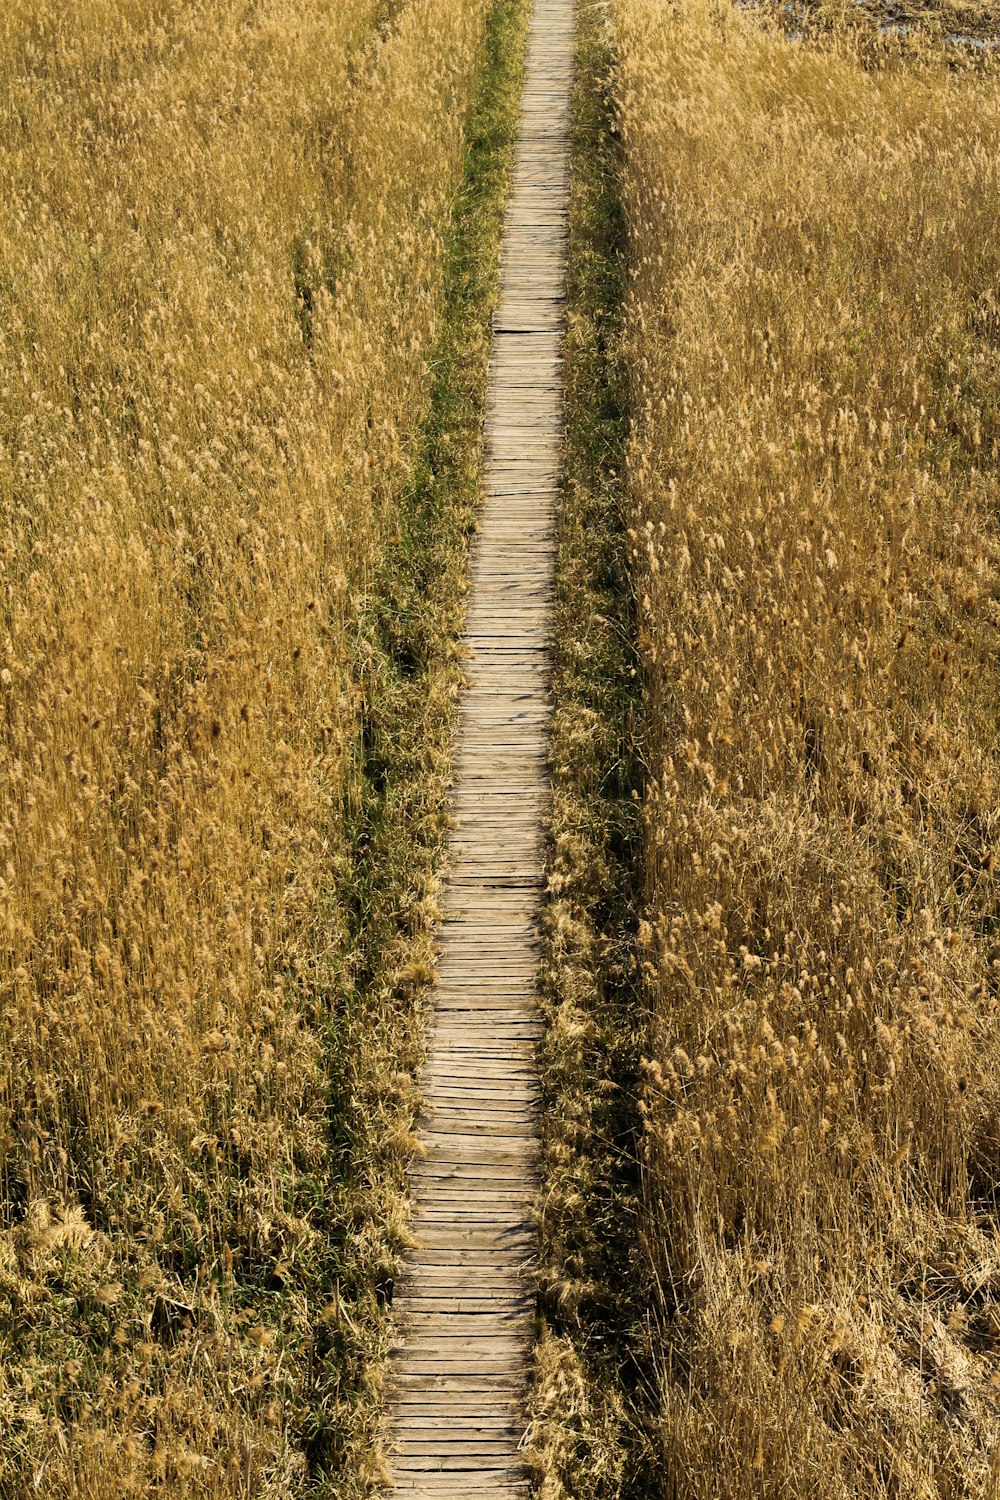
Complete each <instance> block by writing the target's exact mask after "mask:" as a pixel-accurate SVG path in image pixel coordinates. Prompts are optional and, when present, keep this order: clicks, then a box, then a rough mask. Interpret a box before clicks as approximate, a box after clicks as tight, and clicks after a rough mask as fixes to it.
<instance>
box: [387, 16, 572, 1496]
mask: <svg viewBox="0 0 1000 1500" xmlns="http://www.w3.org/2000/svg"><path fill="white" fill-rule="evenodd" d="M574 23H575V17H574V11H573V0H535V4H534V7H533V14H532V19H531V27H530V33H529V40H528V53H527V64H526V76H525V88H524V97H523V101H522V113H521V129H520V138H519V145H518V152H517V164H516V168H515V176H514V184H513V192H512V196H511V201H510V204H509V207H508V210H507V219H506V231H505V238H504V248H503V262H502V283H501V297H500V303H499V306H498V309H497V312H496V315H495V318H494V349H493V357H492V361H491V365H490V383H489V398H488V412H487V426H486V454H485V471H484V501H483V509H482V516H481V525H480V535H479V537H478V539H477V546H476V549H475V553H474V557H473V565H472V593H471V599H470V608H469V617H468V623H467V634H466V646H467V648H468V651H469V662H468V675H469V685H468V688H467V690H466V692H465V694H464V697H463V701H462V705H461V711H460V719H459V726H458V737H457V746H456V757H455V788H454V793H453V807H452V812H453V817H454V834H453V837H452V842H451V853H452V864H451V871H450V875H449V879H448V884H447V889H446V894H445V907H444V921H443V924H442V929H441V933H440V943H441V949H442V956H441V961H440V965H439V972H438V986H437V990H436V993H435V1008H434V1015H433V1019H432V1022H431V1027H430V1035H429V1038H428V1048H429V1050H428V1061H427V1068H426V1071H425V1074H424V1078H423V1087H424V1093H425V1097H426V1100H427V1118H426V1120H425V1124H424V1128H423V1131H422V1139H423V1143H424V1146H425V1147H426V1156H424V1157H422V1158H421V1159H420V1161H419V1162H418V1163H417V1164H416V1165H415V1166H414V1168H413V1169H412V1172H411V1189H412V1195H413V1202H414V1231H415V1234H416V1235H417V1237H418V1248H417V1249H415V1250H413V1251H411V1252H410V1255H409V1257H408V1263H407V1268H406V1273H405V1276H404V1278H403V1279H402V1281H401V1284H400V1286H399V1289H398V1292H397V1295H396V1298H395V1303H394V1306H395V1308H396V1313H395V1318H396V1324H395V1327H396V1336H397V1341H398V1346H399V1347H398V1348H397V1349H396V1351H395V1365H394V1402H395V1405H394V1414H393V1429H392V1445H391V1449H390V1462H391V1465H392V1472H393V1479H394V1492H395V1493H396V1494H405V1495H411V1496H413V1495H416V1496H422V1497H425V1500H443V1497H446V1496H450V1497H453V1500H457V1497H459V1496H468V1497H469V1500H487V1497H497V1500H501V1497H510V1496H515V1495H525V1494H526V1493H527V1489H528V1485H527V1479H526V1476H525V1473H524V1468H523V1464H522V1462H521V1460H520V1456H519V1444H520V1439H521V1435H522V1433H523V1425H524V1424H523V1419H522V1417H521V1410H520V1408H521V1402H522V1398H523V1395H524V1390H525V1386H526V1381H527V1372H528V1365H529V1360H530V1355H531V1343H532V1338H533V1333H534V1316H535V1292H534V1285H533V1273H532V1264H533V1257H534V1248H535V1234H534V1231H533V1228H532V1224H531V1213H530V1203H531V1198H532V1194H533V1191H534V1187H535V1166H536V1153H537V1118H536V1111H537V1107H538V1097H537V1080H536V1074H535V1046H536V1043H537V1040H538V1030H539V1022H538V1017H537V1012H536V985H537V970H538V961H539V950H538V935H537V923H538V915H539V906H540V901H541V888H542V880H543V871H544V851H543V843H542V829H543V820H544V817H545V814H546V811H547V806H548V795H549V793H548V782H549V776H548V742H547V741H548V737H547V730H548V718H549V712H550V703H549V676H550V661H549V628H550V618H551V609H552V594H553V571H554V562H555V508H556V503H557V499H558V493H559V486H560V479H561V469H562V424H563V404H562V361H561V347H562V332H563V323H564V315H565V265H566V229H567V212H568V196H569V109H570V90H571V84H572V66H573V44H574V29H575V28H574Z"/></svg>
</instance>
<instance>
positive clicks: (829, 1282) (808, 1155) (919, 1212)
mask: <svg viewBox="0 0 1000 1500" xmlns="http://www.w3.org/2000/svg"><path fill="white" fill-rule="evenodd" d="M614 14H615V20H616V27H617V38H618V46H619V48H620V57H619V75H618V85H617V89H618V93H617V98H618V107H619V111H620V128H621V132H622V138H623V151H624V161H625V169H624V170H625V184H624V201H625V209H626V215H627V221H628V233H629V237H630V244H629V256H630V265H631V284H630V289H629V294H628V310H627V321H628V329H627V334H626V338H627V350H626V358H627V362H628V365H629V372H630V380H631V396H630V401H631V416H632V424H633V426H632V436H631V444H630V454H629V461H628V485H629V490H630V496H631V502H632V506H633V511H634V533H633V549H634V565H635V568H636V574H637V583H638V588H639V593H640V597H641V615H642V619H641V646H642V650H643V654H644V662H645V675H646V691H647V717H646V731H645V733H646V737H647V746H646V749H647V755H648V759H649V769H650V784H649V787H648V792H647V803H646V812H647V831H646V846H647V895H648V905H649V921H648V923H647V925H646V927H645V928H644V930H643V940H644V947H645V981H646V995H647V1002H648V1010H649V1020H648V1050H649V1056H648V1061H647V1064H646V1069H645V1088H644V1096H643V1110H644V1115H645V1139H644V1147H643V1155H644V1176H645V1188H644V1197H645V1216H646V1225H645V1233H644V1241H645V1248H646V1257H647V1264H648V1267H649V1270H650V1272H651V1274H652V1276H653V1279H654V1282H655V1285H656V1288H657V1292H656V1308H655V1312H656V1333H655V1338H654V1354H655V1356H656V1359H657V1363H658V1367H659V1379H658V1409H657V1410H656V1411H655V1412H654V1413H653V1414H652V1416H651V1420H650V1431H651V1433H652V1436H653V1440H654V1442H655V1443H656V1446H657V1450H658V1455H659V1457H658V1462H657V1465H656V1472H657V1474H658V1479H657V1484H658V1486H659V1488H660V1490H661V1492H662V1493H663V1494H668V1495H677V1496H685V1497H690V1496H704V1497H706V1500H708V1497H712V1500H721V1497H733V1500H735V1497H746V1500H750V1497H755V1500H758V1497H761V1496H765V1495H773V1496H779V1495H781V1496H799V1495H801V1496H807V1495H809V1496H815V1497H817V1500H818V1497H823V1500H827V1497H831V1500H832V1497H838V1500H841V1497H842V1500H848V1497H857V1496H866V1497H867V1496H872V1497H874V1496H885V1497H888V1496H899V1497H902V1496H907V1497H917V1496H921V1497H927V1500H929V1497H932V1496H933V1497H945V1496H947V1497H958V1496H973V1495H975V1496H984V1495H992V1494H996V1493H997V1492H998V1485H1000V1470H998V1467H997V1464H998V1457H997V1455H998V1454H1000V1419H998V1409H1000V1408H998V1405H997V1390H998V1387H1000V1223H998V1197H997V1183H998V1172H1000V1127H998V1121H1000V1095H998V1085H997V1079H998V1076H1000V1040H998V1038H1000V1030H998V1024H997V996H998V983H997V975H998V964H1000V958H998V954H1000V949H998V947H997V938H998V920H1000V887H998V883H997V882H998V874H997V852H998V851H997V841H998V837H1000V821H998V819H1000V813H998V808H1000V796H998V794H1000V755H998V740H997V720H998V711H1000V683H998V679H997V669H996V662H997V648H998V645H1000V639H998V627H1000V614H998V607H997V597H998V592H1000V545H998V534H997V514H998V504H1000V482H998V478H997V461H998V458H1000V402H998V390H1000V381H998V376H1000V319H998V303H997V287H998V284H1000V232H998V231H1000V223H998V206H1000V180H998V170H1000V169H998V163H1000V92H998V90H997V78H996V73H995V71H991V70H990V68H989V66H988V65H985V64H983V63H981V62H976V63H974V62H973V61H972V60H970V59H966V60H965V62H964V64H963V66H961V67H958V68H956V67H955V66H954V61H955V59H954V55H953V53H952V52H946V53H945V55H944V56H943V58H942V57H939V56H938V54H937V53H936V52H935V50H934V49H933V48H932V47H930V46H929V44H925V43H924V42H922V41H917V42H913V43H912V44H911V43H907V45H906V47H905V48H900V47H898V46H897V45H896V44H895V43H893V42H892V41H891V40H890V41H888V42H887V43H886V45H885V47H884V49H883V50H882V52H881V53H880V52H879V50H878V48H877V47H873V46H872V45H871V44H870V38H869V39H868V40H866V42H865V45H864V47H862V48H859V46H858V42H857V37H856V36H854V35H852V34H849V33H845V34H844V36H843V37H840V35H839V33H838V30H837V28H836V27H833V28H831V29H830V30H829V31H828V32H827V34H826V35H825V36H824V37H823V38H822V39H820V40H816V41H802V40H799V41H796V40H792V39H788V38H787V37H786V36H785V35H784V34H782V32H781V31H780V30H779V29H778V28H777V27H775V28H774V29H771V28H770V27H769V26H768V24H767V22H766V21H765V20H764V19H763V18H762V17H761V16H760V15H759V14H758V15H756V16H751V15H749V14H747V13H744V12H741V11H739V10H734V9H731V8H730V7H729V6H721V5H710V4H706V3H703V0H683V3H681V4H680V5H678V6H671V7H663V6H660V5H658V4H656V3H653V0H617V3H616V5H615V6H614Z"/></svg>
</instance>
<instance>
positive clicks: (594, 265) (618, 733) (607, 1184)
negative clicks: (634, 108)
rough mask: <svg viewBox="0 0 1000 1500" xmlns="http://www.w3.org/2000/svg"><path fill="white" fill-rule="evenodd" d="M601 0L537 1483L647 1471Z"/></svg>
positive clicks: (620, 273)
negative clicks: (638, 1395)
mask: <svg viewBox="0 0 1000 1500" xmlns="http://www.w3.org/2000/svg"><path fill="white" fill-rule="evenodd" d="M610 65H611V53H610V49H609V33H608V28H607V20H606V15H605V13H604V11H603V8H601V7H597V6H590V5H584V6H582V7H581V11H580V42H579V47H578V55H577V82H576V87H575V92H574V113H573V184H572V200H571V228H570V247H569V268H568V270H569V283H568V292H569V314H568V320H569V327H568V337H567V347H566V379H567V392H566V399H567V447H566V485H565V495H564V498H563V502H562V506H561V511H560V520H559V551H558V561H557V598H556V617H555V630H554V642H553V649H554V653H555V678H554V693H555V716H554V721H553V766H554V786H553V811H552V852H551V860H550V871H549V883H548V900H547V907H546V916H545V933H546V964H545V976H546V982H545V990H544V1010H545V1018H546V1037H545V1042H544V1046H543V1049H542V1056H541V1063H542V1075H543V1086H544V1091H545V1136H544V1158H543V1160H544V1167H543V1183H542V1194H541V1203H540V1234H541V1243H540V1253H541V1277H542V1309H543V1329H542V1336H541V1341H540V1344H539V1347H538V1352H537V1367H536V1382H535V1391H534V1396H533V1424H532V1433H531V1437H532V1448H531V1453H532V1459H533V1463H534V1466H535V1469H536V1474H537V1478H538V1483H539V1493H540V1495H541V1496H542V1497H544V1500H563V1497H565V1500H570V1497H572V1500H619V1497H621V1496H625V1495H636V1494H638V1493H640V1492H641V1490H642V1489H643V1487H644V1484H645V1480H644V1478H643V1473H644V1453H643V1444H642V1438H641V1434H640V1433H639V1431H638V1429H637V1428H635V1426H634V1422H633V1411H632V1402H631V1396H632V1393H633V1391H634V1388H635V1386H636V1384H637V1383H638V1382H639V1381H640V1379H641V1365H642V1350H641V1339H640V1337H639V1327H638V1325H639V1321H640V1312H639V1304H640V1301H641V1298H640V1294H639V1283H640V1280H641V1267H640V1259H639V1244H638V1239H637V1235H638V1230H639V1203H638V1180H637V1174H638V1168H637V1137H638V1130H639V1117H638V1111H637V1091H638V1083H639V1055H640V1047H641V1039H642V1030H641V1013H640V1009H639V974H638V968H637V948H636V931H637V926H638V917H639V907H640V902H641V888H640V884H639V882H640V879H641V876H640V874H639V872H640V867H641V827H640V802H639V797H640V795H641V789H642V781H643V766H642V759H641V748H640V746H639V744H638V743H637V735H638V732H639V728H640V720H641V699H640V680H639V678H638V676H637V667H638V655H637V649H636V625H635V596H634V589H633V585H632V582H631V579H630V578H629V574H628V563H627V532H626V528H627V518H626V514H625V504H626V501H625V491H624V469H625V438H626V413H625V408H624V402H625V395H626V390H625V372H624V369H623V366H622V361H621V318H622V302H623V296H624V291H625V260H624V249H625V246H624V235H623V229H624V225H623V220H622V215H621V206H620V202H619V198H618V192H619V187H620V170H621V164H620V159H619V148H618V143H617V140H616V139H615V136H614V134H613V121H612V116H611V111H610V99H609V97H608V92H607V91H608V88H609V86H610V83H611V72H610Z"/></svg>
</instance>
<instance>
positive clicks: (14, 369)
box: [0, 0, 487, 1500]
mask: <svg viewBox="0 0 1000 1500" xmlns="http://www.w3.org/2000/svg"><path fill="white" fill-rule="evenodd" d="M486 13H487V5H486V3H485V0H407V3H402V4H398V5H394V6H392V5H385V4H376V3H375V0H304V3H294V4H293V3H291V0H264V3H261V4H254V5H247V4H246V3H244V0H239V3H236V0H204V3H200V0H199V3H191V0H184V3H181V0H170V3H153V0H79V3H76V0H74V3H73V4H72V5H69V6H67V5H64V4H62V3H54V0H52V3H50V0H13V3H12V4H10V5H7V6H5V7H4V9H3V14H2V17H0V184H2V186H0V198H2V201H3V204H4V213H3V218H2V222H0V371H2V374H0V577H2V587H0V600H2V604H0V609H2V618H0V1434H2V1437H0V1495H2V1496H3V1497H4V1500H13V1497H19V1496H20V1495H22V1494H26V1493H31V1494H35V1493H40V1494H43V1495H45V1496H46V1497H60V1496H71V1495H72V1496H74V1497H76V1496H79V1497H91V1496H93V1497H94V1500H115V1497H118V1496H125V1495H132V1494H135V1495H140V1494H141V1495H146V1494H149V1493H152V1492H153V1491H154V1490H155V1493H157V1494H165V1495H167V1494H169V1495H176V1496H182V1495H183V1496H185V1497H188V1496H192V1497H194V1496H203V1495H205V1496H207V1495H212V1496H236V1495H240V1496H248V1495H256V1494H261V1493H266V1494H267V1495H269V1496H283V1495H288V1494H291V1493H293V1492H294V1493H301V1492H302V1491H303V1487H304V1486H306V1485H307V1484H308V1483H309V1482H310V1481H312V1482H319V1480H320V1479H321V1478H323V1477H324V1476H327V1477H329V1475H330V1474H332V1473H339V1474H340V1480H339V1484H340V1488H339V1489H338V1491H337V1492H338V1493H342V1494H345V1495H346V1494H349V1493H351V1494H352V1493H355V1492H359V1493H360V1492H362V1490H363V1488H364V1483H365V1474H366V1472H368V1473H371V1472H372V1471H373V1470H375V1469H377V1448H376V1445H375V1444H374V1442H373V1441H372V1432H371V1428H370V1421H371V1415H370V1411H369V1406H367V1405H366V1402H369V1405H370V1397H371V1396H372V1394H373V1392H374V1389H375V1388H374V1386H373V1384H372V1383H373V1382H374V1381H376V1379H377V1362H373V1363H369V1362H368V1361H367V1360H366V1358H365V1355H366V1353H370V1352H371V1350H370V1348H369V1347H368V1344H367V1343H366V1339H369V1335H368V1334H367V1333H366V1332H365V1329H366V1328H367V1327H368V1325H369V1324H370V1323H371V1321H372V1319H371V1316H370V1312H369V1307H368V1305H367V1303H363V1304H362V1305H361V1306H360V1307H359V1306H355V1307H354V1308H353V1312H352V1310H351V1309H350V1308H349V1307H348V1306H347V1304H346V1303H345V1302H344V1301H343V1299H342V1298H341V1296H340V1293H339V1289H340V1286H341V1281H342V1279H345V1280H346V1281H347V1282H351V1281H352V1280H353V1282H354V1283H355V1284H356V1286H358V1287H360V1288H361V1289H362V1290H363V1291H364V1292H365V1294H366V1295H367V1297H368V1298H369V1299H371V1298H373V1297H374V1291H375V1283H376V1281H377V1278H378V1276H379V1274H384V1273H385V1269H386V1267H385V1263H384V1259H380V1258H384V1256H385V1253H386V1252H385V1246H386V1244H387V1242H388V1241H389V1240H391V1236H392V1234H393V1232H394V1229H395V1232H398V1231H399V1227H400V1226H399V1225H398V1224H396V1225H395V1226H394V1220H393V1215H394V1214H396V1215H398V1214H399V1213H400V1212H401V1206H400V1200H399V1195H398V1192H397V1193H396V1195H395V1196H394V1195H393V1193H392V1192H389V1191H386V1192H385V1194H384V1197H383V1198H382V1199H381V1200H379V1201H378V1202H376V1204H375V1208H374V1210H373V1207H372V1203H371V1202H367V1203H360V1202H355V1201H353V1200H352V1199H351V1197H350V1195H349V1194H348V1193H346V1192H345V1189H344V1183H345V1180H346V1179H345V1171H344V1153H345V1152H346V1151H347V1150H348V1149H353V1148H352V1146H351V1137H350V1136H348V1137H347V1138H346V1141H345V1139H344V1138H343V1137H340V1138H338V1135H337V1132H336V1129H335V1128H331V1126H333V1127H337V1126H338V1124H342V1120H341V1119H340V1117H339V1116H338V1113H337V1111H338V1110H343V1111H347V1112H348V1113H349V1112H350V1110H351V1109H352V1108H353V1107H354V1106H353V1104H352V1101H353V1100H354V1099H357V1098H364V1097H367V1096H366V1090H368V1091H369V1092H370V1095H371V1097H372V1098H374V1099H382V1101H383V1106H384V1111H385V1113H384V1117H383V1116H382V1115H380V1114H379V1112H378V1109H373V1110H372V1112H371V1113H370V1114H369V1115H367V1116H366V1118H365V1119H364V1120H362V1121H361V1122H360V1127H359V1128H358V1129H357V1130H356V1131H355V1135H356V1136H358V1135H359V1136H360V1145H359V1146H358V1148H357V1149H358V1150H359V1151H361V1152H362V1158H361V1160H360V1161H358V1162H357V1163H355V1166H356V1169H357V1171H356V1175H363V1172H362V1168H363V1167H364V1165H365V1161H364V1156H363V1153H364V1151H370V1152H371V1153H372V1155H373V1156H374V1155H376V1154H377V1152H378V1151H388V1152H391V1151H392V1150H393V1149H395V1150H396V1153H397V1155H400V1156H405V1151H406V1147H407V1141H408V1138H407V1135H406V1131H405V1112H404V1115H403V1116H401V1117H400V1118H401V1119H402V1121H403V1123H402V1125H400V1126H399V1127H398V1128H399V1130H400V1131H401V1134H400V1135H399V1137H398V1139H394V1137H393V1131H394V1130H396V1129H397V1125H396V1124H395V1123H394V1121H395V1119H396V1117H395V1115H393V1111H392V1108H391V1107H390V1104H389V1103H386V1102H385V1101H387V1100H388V1101H390V1102H391V1100H392V1098H393V1088H394V1085H393V1084H392V1080H391V1075H392V1072H393V1069H394V1068H396V1067H398V1066H399V1065H400V1058H399V1056H398V1055H397V1056H396V1057H395V1058H392V1057H388V1058H387V1057H386V1055H385V1053H386V1049H385V1047H384V1045H382V1044H381V1043H380V1042H379V1039H378V1036H377V1035H376V1032H377V1030H378V1026H379V1025H382V1031H383V1032H385V1031H386V1030H387V1029H389V1022H385V1023H384V1024H382V1021H381V1020H380V1018H379V1017H378V1016H377V1015H374V1016H370V1017H369V1016H367V1015H366V1014H363V1013H361V1012H358V1011H357V1010H356V1008H355V1005H354V1001H353V1000H352V998H351V997H352V995H353V994H354V989H353V981H352V972H351V964H352V963H355V962H357V961H358V959H357V955H356V954H355V955H354V957H353V958H352V948H351V940H350V939H351V935H350V933H349V931H348V926H349V922H348V912H349V909H350V907H351V904H352V902H354V903H355V904H356V903H357V900H358V899H359V898H358V897H357V896H356V894H355V893H353V892H352V890H351V888H350V887H351V881H352V879H353V878H354V876H353V873H352V871H353V866H352V857H353V856H352V841H353V840H356V838H357V828H358V824H359V814H358V807H359V801H360V798H361V795H362V792H361V786H362V781H363V778H364V776H365V774H366V765H365V760H366V754H367V745H368V738H367V723H366V719H365V712H366V707H365V705H366V690H367V684H366V679H365V672H366V670H367V668H366V658H365V655H364V653H363V651H362V650H361V649H360V647H359V637H358V621H359V619H361V617H362V616H363V615H364V613H365V611H366V609H367V608H368V602H369V600H368V594H369V590H370V588H371V586H372V580H373V579H374V578H375V577H376V576H377V575H378V571H379V569H380V568H381V567H382V566H383V564H384V559H385V557H386V552H387V547H389V545H390V544H391V543H392V540H393V537H394V535H395V530H396V527H397V517H396V506H397V504H398V495H399V492H400V488H401V486H402V485H403V484H404V483H405V482H406V479H407V475H408V472H409V458H408V447H407V445H408V443H410V440H411V439H412V438H413V436H414V434H415V432H416V429H417V426H418V424H419V422H420V420H421V417H422V416H423V415H424V413H425V411H426V406H427V395H428V382H427V374H426V369H427V360H428V356H429V353H430V350H431V348H432V346H433V342H434V339H435V335H436V331H437V328H438V324H439V319H440V303H441V278H442V260H443V253H444V234H445V230H446V227H447V224H448V220H449V216H450V213H451V207H452V199H453V196H454V193H455V190H456V188H457V186H458V183H459V181H460V179H461V174H462V170H463V154H464V136H463V131H464V121H465V118H466V115H467V112H468V109H469V106H470V102H471V100H472V98H473V96H474V92H475V88H476V84H477V79H478V76H479V70H480V65H481V60H482V40H483V23H484V19H485V16H486ZM403 876H404V877H405V878H406V879H410V878H411V876H410V875H409V873H408V872H405V871H404V872H403ZM412 879H413V880H414V881H416V882H417V884H416V885H415V887H414V891H415V893H416V894H415V895H414V897H413V899H414V901H416V897H417V896H418V895H419V892H420V889H421V887H420V884H419V880H418V877H417V876H416V875H413V876H412ZM420 879H423V877H420ZM416 909H417V911H418V912H419V910H420V907H419V903H418V905H417V908H416ZM414 920H416V918H415V919H414ZM404 936H405V935H404ZM399 947H400V952H399V964H400V965H401V966H405V961H406V958H407V950H406V943H405V941H404V937H401V938H400V944H399ZM362 957H363V955H362ZM404 977H405V975H404ZM380 1048H381V1050H380ZM376 1066H377V1067H380V1068H382V1069H383V1070H384V1071H383V1074H382V1075H381V1076H380V1077H378V1078H375V1079H373V1077H372V1070H373V1068H375V1067H376ZM397 1093H398V1088H397ZM355 1123H356V1124H357V1122H355ZM380 1133H381V1135H380ZM338 1153H339V1155H338ZM370 1175H371V1176H372V1178H373V1183H372V1184H369V1186H372V1189H373V1193H374V1190H375V1189H376V1188H378V1185H379V1178H378V1173H377V1172H376V1171H375V1170H374V1169H373V1172H372V1174H370ZM376 1196H377V1195H376ZM375 1212H377V1215H378V1218H377V1219H376V1218H374V1217H373V1213H375ZM380 1268H381V1269H380ZM371 1305H372V1306H374V1303H373V1302H372V1304H371ZM361 1325H364V1326H361ZM369 1342H370V1340H369ZM366 1424H367V1425H366ZM355 1487H359V1488H357V1489H356V1488H355Z"/></svg>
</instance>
